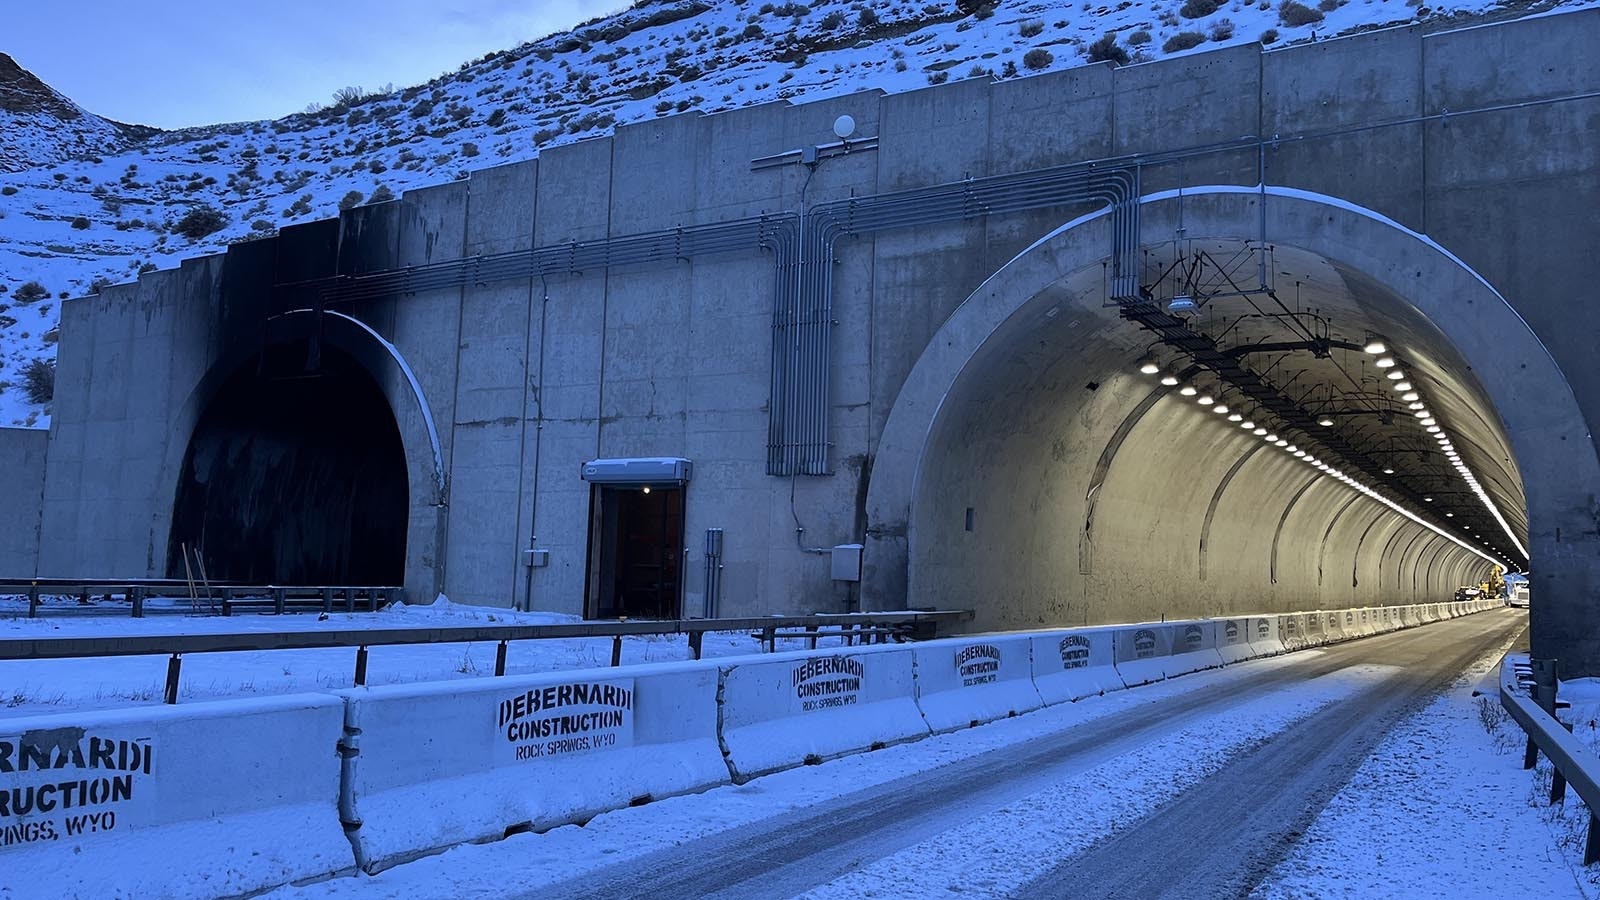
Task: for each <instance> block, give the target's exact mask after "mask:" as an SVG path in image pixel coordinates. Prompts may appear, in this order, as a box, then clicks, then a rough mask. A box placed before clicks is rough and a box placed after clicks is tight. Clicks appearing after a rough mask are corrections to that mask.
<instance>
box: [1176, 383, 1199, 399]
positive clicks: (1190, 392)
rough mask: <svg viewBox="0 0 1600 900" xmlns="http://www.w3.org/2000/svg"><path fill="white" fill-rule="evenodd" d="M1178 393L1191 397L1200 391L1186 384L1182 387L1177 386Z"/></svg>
mask: <svg viewBox="0 0 1600 900" xmlns="http://www.w3.org/2000/svg"><path fill="white" fill-rule="evenodd" d="M1178 393H1180V394H1182V395H1184V396H1185V397H1193V396H1194V395H1195V394H1198V393H1200V391H1199V389H1198V388H1196V387H1195V386H1194V385H1192V384H1186V385H1184V386H1183V387H1181V388H1178Z"/></svg>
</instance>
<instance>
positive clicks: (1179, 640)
mask: <svg viewBox="0 0 1600 900" xmlns="http://www.w3.org/2000/svg"><path fill="white" fill-rule="evenodd" d="M1168 627H1169V628H1171V630H1172V655H1171V656H1170V657H1168V658H1167V662H1166V665H1165V666H1164V669H1165V671H1166V673H1167V677H1168V678H1172V677H1174V676H1177V675H1187V674H1189V673H1190V672H1200V671H1204V670H1206V669H1215V668H1218V667H1220V666H1221V665H1222V664H1223V659H1222V655H1221V654H1220V653H1218V652H1217V623H1216V622H1215V621H1214V620H1211V619H1196V620H1195V621H1192V622H1173V623H1170V625H1169V626H1168Z"/></svg>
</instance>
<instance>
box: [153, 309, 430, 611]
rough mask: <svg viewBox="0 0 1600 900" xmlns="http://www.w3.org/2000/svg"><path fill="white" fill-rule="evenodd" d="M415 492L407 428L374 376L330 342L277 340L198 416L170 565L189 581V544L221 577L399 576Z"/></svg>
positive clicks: (367, 580) (333, 580)
mask: <svg viewBox="0 0 1600 900" xmlns="http://www.w3.org/2000/svg"><path fill="white" fill-rule="evenodd" d="M407 497H408V493H407V481H406V466H405V452H404V448H403V445H402V443H401V438H400V432H399V429H398V428H397V426H396V424H395V420H394V415H393V414H392V412H391V411H390V408H389V404H388V401H387V400H386V399H385V398H384V395H383V393H382V392H381V391H380V389H379V387H378V385H377V384H376V383H375V382H374V381H373V379H372V378H371V376H370V375H368V374H367V372H366V371H365V370H364V369H363V368H362V367H361V365H360V364H359V363H358V362H357V361H356V360H355V359H354V358H353V357H351V356H349V355H348V354H345V353H343V352H341V351H339V350H336V349H333V348H331V347H327V346H322V347H320V348H317V349H313V347H312V346H311V345H310V344H309V343H308V342H305V341H296V342H291V343H284V344H278V345H275V346H272V347H269V348H268V349H267V350H265V351H263V352H262V353H261V354H259V355H258V356H256V357H255V358H253V359H251V360H249V361H248V362H246V363H245V364H243V365H242V366H241V367H240V368H239V369H238V371H237V372H235V373H234V374H233V375H232V376H230V377H229V378H228V379H227V380H226V381H225V382H224V383H223V385H222V387H221V388H220V389H219V390H218V391H217V392H216V393H215V395H214V396H213V397H212V398H211V400H210V402H209V403H208V404H207V406H206V407H205V409H204V411H203V412H202V413H201V415H200V418H199V421H198V423H197V424H196V427H195V430H194V433H193V435H192V436H191V438H190V440H189V446H188V450H187V452H186V454H185V456H184V461H183V468H182V470H181V474H180V476H179V481H178V489H177V497H176V502H175V505H174V508H173V516H172V532H171V539H170V540H169V541H168V551H167V574H168V576H169V577H172V578H183V577H185V576H186V574H187V573H186V569H185V560H184V554H185V552H186V551H187V552H188V553H189V554H190V564H191V566H193V560H194V559H195V556H194V554H195V553H197V552H198V554H199V558H200V559H202V560H204V570H205V571H204V574H205V576H206V577H207V578H209V579H210V580H212V581H220V580H227V581H237V582H247V583H254V584H293V585H333V584H387V585H393V584H400V583H401V582H402V580H403V578H404V567H405V540H406V525H407V521H406V516H407V509H408V503H407ZM193 575H194V577H196V578H198V577H199V576H200V573H199V572H194V573H193Z"/></svg>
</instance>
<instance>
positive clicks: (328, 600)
mask: <svg viewBox="0 0 1600 900" xmlns="http://www.w3.org/2000/svg"><path fill="white" fill-rule="evenodd" d="M322 612H323V614H324V615H327V614H328V613H331V612H333V588H331V587H325V588H323V589H322Z"/></svg>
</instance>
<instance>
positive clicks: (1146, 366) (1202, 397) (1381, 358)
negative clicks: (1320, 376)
mask: <svg viewBox="0 0 1600 900" xmlns="http://www.w3.org/2000/svg"><path fill="white" fill-rule="evenodd" d="M1362 349H1363V350H1365V351H1366V352H1367V353H1369V354H1371V355H1373V356H1376V357H1377V360H1376V362H1375V365H1376V366H1377V367H1378V368H1379V369H1381V370H1383V371H1384V379H1385V380H1386V381H1388V382H1389V387H1390V388H1391V389H1393V390H1395V391H1397V392H1399V394H1400V400H1401V402H1403V403H1406V404H1408V409H1410V410H1411V413H1412V415H1413V416H1414V417H1415V418H1416V419H1417V420H1418V421H1419V422H1420V424H1421V425H1422V427H1423V428H1424V429H1425V430H1426V431H1427V433H1428V434H1429V435H1431V436H1432V437H1433V438H1434V440H1435V441H1436V442H1437V443H1438V445H1439V449H1440V451H1441V452H1442V453H1444V455H1445V458H1446V459H1448V460H1450V463H1451V465H1452V466H1454V467H1455V469H1456V471H1457V472H1458V473H1459V474H1460V475H1461V477H1462V478H1463V479H1464V480H1465V481H1466V482H1467V485H1468V486H1469V487H1471V488H1472V492H1473V493H1474V494H1476V495H1477V496H1478V499H1479V500H1481V501H1482V502H1483V505H1484V506H1486V507H1488V509H1489V511H1490V512H1491V513H1493V514H1494V517H1495V519H1496V520H1497V521H1498V522H1499V523H1500V525H1501V527H1502V528H1504V529H1505V532H1506V535H1507V537H1510V538H1511V542H1512V543H1513V544H1516V546H1517V549H1518V550H1521V551H1522V555H1523V557H1524V558H1526V557H1527V555H1528V552H1527V550H1525V549H1523V547H1522V544H1521V543H1520V542H1518V541H1517V538H1516V536H1515V535H1513V534H1512V533H1511V528H1510V526H1509V525H1507V524H1506V521H1505V519H1503V518H1501V516H1500V511H1499V509H1497V508H1496V507H1495V505H1494V503H1493V502H1492V501H1491V500H1490V499H1489V495H1488V493H1487V492H1485V491H1484V489H1483V486H1482V485H1480V484H1479V483H1478V479H1477V478H1476V477H1475V476H1474V475H1473V474H1472V471H1471V470H1470V469H1468V468H1467V465H1466V463H1464V462H1462V460H1461V454H1460V453H1458V452H1457V451H1456V448H1455V446H1454V445H1453V444H1452V443H1451V441H1450V437H1449V436H1448V435H1446V434H1445V433H1444V429H1443V428H1442V427H1441V426H1440V425H1439V422H1438V420H1437V419H1436V418H1435V417H1434V416H1433V413H1431V412H1430V411H1429V410H1428V407H1427V404H1426V403H1424V402H1423V400H1422V395H1421V394H1420V393H1418V391H1417V389H1416V386H1415V385H1413V384H1412V383H1411V381H1410V379H1408V378H1407V377H1406V374H1405V371H1404V370H1402V369H1401V368H1400V365H1399V361H1398V360H1396V359H1395V358H1394V357H1393V356H1392V355H1390V354H1389V348H1388V346H1387V345H1385V344H1384V343H1383V341H1381V340H1377V339H1374V340H1371V341H1369V342H1368V343H1367V344H1366V346H1365V347H1363V348H1362ZM1139 371H1140V372H1141V373H1143V374H1145V375H1157V374H1159V375H1160V376H1161V383H1162V384H1163V385H1165V386H1167V387H1177V388H1178V393H1179V394H1181V395H1182V396H1184V397H1193V398H1194V401H1195V402H1196V403H1198V404H1200V405H1201V406H1203V407H1206V408H1208V409H1210V410H1211V411H1212V412H1214V413H1217V414H1218V415H1222V416H1226V417H1227V419H1228V421H1229V422H1233V423H1235V424H1237V425H1238V426H1239V427H1240V428H1241V429H1243V430H1245V431H1248V432H1250V433H1251V434H1253V435H1255V436H1256V437H1259V438H1262V439H1264V440H1265V441H1266V442H1267V443H1269V444H1272V445H1274V446H1276V447H1278V448H1280V449H1282V450H1283V451H1284V452H1285V453H1288V454H1290V455H1291V456H1293V457H1295V458H1296V459H1299V460H1302V461H1304V462H1305V463H1306V464H1307V465H1309V466H1312V467H1313V468H1315V469H1317V470H1318V471H1320V472H1322V473H1324V474H1325V475H1327V476H1329V477H1330V478H1333V479H1335V480H1337V481H1340V482H1343V483H1344V484H1345V485H1347V486H1349V487H1350V488H1352V489H1354V490H1356V491H1359V492H1361V493H1362V494H1365V495H1366V496H1368V497H1371V498H1372V499H1374V500H1377V501H1378V502H1380V503H1382V504H1383V505H1385V506H1387V507H1389V508H1390V509H1392V510H1394V511H1395V512H1397V513H1400V514H1401V515H1403V516H1405V517H1406V518H1408V519H1410V520H1411V521H1413V522H1416V523H1417V524H1418V525H1422V526H1424V527H1426V528H1428V529H1430V530H1432V531H1433V532H1435V533H1437V534H1439V535H1441V536H1443V537H1445V538H1448V539H1449V540H1451V541H1454V542H1455V543H1456V544H1458V545H1460V546H1461V547H1463V548H1464V549H1467V550H1470V551H1472V552H1473V553H1476V554H1477V555H1479V556H1481V557H1483V558H1484V559H1487V560H1489V561H1491V562H1493V563H1495V564H1496V565H1499V566H1500V567H1501V568H1503V569H1505V570H1507V571H1510V570H1511V566H1510V565H1508V564H1507V563H1506V562H1505V561H1504V560H1502V559H1500V558H1499V557H1498V556H1495V555H1491V554H1498V553H1499V552H1500V551H1499V550H1498V549H1497V548H1495V547H1493V546H1491V545H1490V544H1489V542H1488V541H1487V540H1482V543H1483V546H1485V547H1488V548H1489V551H1490V552H1489V553H1485V552H1484V551H1482V550H1480V549H1478V548H1477V547H1474V546H1473V545H1472V544H1470V543H1468V542H1466V541H1465V540H1462V539H1461V538H1459V537H1457V536H1456V535H1453V534H1450V533H1449V532H1446V531H1443V530H1441V529H1439V528H1438V527H1436V526H1434V525H1433V524H1432V523H1430V522H1427V521H1424V520H1423V519H1422V518H1420V517H1418V516H1417V515H1415V514H1414V513H1412V512H1411V511H1410V510H1408V509H1406V508H1405V507H1403V506H1401V505H1400V504H1399V503H1397V502H1395V501H1394V500H1391V499H1389V498H1388V497H1385V496H1384V495H1382V494H1380V493H1378V492H1377V491H1376V490H1374V489H1373V488H1372V487H1370V486H1369V485H1367V484H1365V483H1363V482H1361V481H1360V480H1358V479H1356V478H1352V477H1351V476H1349V475H1347V474H1345V473H1344V472H1342V471H1340V470H1339V469H1336V468H1334V467H1333V466H1331V465H1329V464H1328V463H1327V462H1326V461H1325V460H1320V459H1317V458H1316V457H1315V456H1314V455H1312V454H1311V453H1308V452H1307V451H1305V450H1302V449H1301V448H1300V447H1298V446H1296V445H1295V444H1293V443H1292V442H1290V441H1289V439H1288V438H1285V437H1282V436H1280V435H1278V434H1276V433H1275V432H1273V431H1272V430H1271V429H1269V428H1267V427H1266V426H1265V425H1262V424H1259V423H1257V422H1256V421H1254V420H1253V419H1252V418H1249V417H1246V415H1245V414H1244V412H1243V411H1242V410H1240V409H1237V408H1230V407H1229V406H1228V405H1227V404H1225V403H1223V402H1221V401H1219V400H1218V399H1217V398H1216V397H1215V396H1213V395H1212V394H1211V393H1210V392H1209V391H1203V390H1202V389H1201V388H1199V387H1197V386H1195V385H1194V384H1193V383H1183V381H1182V379H1180V378H1179V377H1178V376H1177V375H1176V374H1175V373H1173V372H1171V371H1167V372H1162V370H1161V366H1160V365H1159V364H1158V363H1157V362H1156V361H1155V360H1153V359H1150V358H1148V357H1147V358H1145V359H1142V360H1140V361H1139ZM1180 384H1181V387H1180V386H1179V385H1180ZM1317 424H1318V425H1321V426H1323V427H1324V428H1326V427H1329V426H1331V425H1332V424H1333V419H1331V418H1329V417H1328V416H1327V415H1322V416H1320V417H1318V419H1317ZM1383 474H1385V475H1393V474H1394V469H1393V468H1392V467H1390V466H1387V465H1386V466H1384V467H1383ZM1422 499H1423V501H1424V502H1427V503H1432V502H1433V497H1431V496H1424V497H1423V498H1422ZM1445 516H1446V517H1447V518H1455V513H1453V512H1446V513H1445ZM1462 527H1464V528H1465V529H1466V530H1467V531H1471V530H1472V526H1470V525H1464V526H1462ZM1480 540H1481V539H1480Z"/></svg>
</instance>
